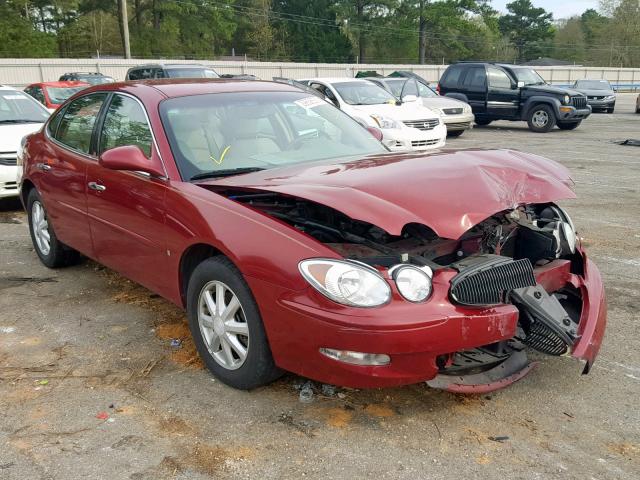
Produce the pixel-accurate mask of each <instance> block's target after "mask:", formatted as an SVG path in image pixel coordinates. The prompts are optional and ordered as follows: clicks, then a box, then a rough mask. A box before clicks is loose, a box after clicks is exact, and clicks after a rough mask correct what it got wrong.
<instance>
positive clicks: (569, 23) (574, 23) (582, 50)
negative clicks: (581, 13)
mask: <svg viewBox="0 0 640 480" xmlns="http://www.w3.org/2000/svg"><path fill="white" fill-rule="evenodd" d="M553 43H554V52H555V53H554V56H555V57H557V58H561V59H563V60H569V61H572V62H574V63H583V62H584V60H585V55H586V42H585V35H584V29H583V25H582V19H581V18H580V17H577V16H576V17H571V18H569V19H567V20H562V21H561V22H559V23H558V28H557V30H556V34H555V37H554V39H553Z"/></svg>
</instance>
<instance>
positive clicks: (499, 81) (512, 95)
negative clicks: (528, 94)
mask: <svg viewBox="0 0 640 480" xmlns="http://www.w3.org/2000/svg"><path fill="white" fill-rule="evenodd" d="M487 78H488V79H489V93H488V95H487V113H489V115H492V116H497V117H500V118H515V117H517V115H518V110H519V108H520V89H518V88H517V87H516V84H515V81H514V80H512V79H511V78H510V77H509V76H508V75H507V73H506V72H505V71H504V70H500V69H499V68H495V67H488V69H487Z"/></svg>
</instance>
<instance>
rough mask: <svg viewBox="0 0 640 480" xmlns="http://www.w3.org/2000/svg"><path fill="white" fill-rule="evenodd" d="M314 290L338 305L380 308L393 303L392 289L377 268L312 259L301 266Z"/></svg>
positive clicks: (304, 275)
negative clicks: (391, 300) (389, 302)
mask: <svg viewBox="0 0 640 480" xmlns="http://www.w3.org/2000/svg"><path fill="white" fill-rule="evenodd" d="M299 269H300V273H301V274H302V276H303V277H304V278H305V280H307V281H308V282H309V283H310V284H311V286H312V287H314V288H315V289H316V290H318V291H319V292H320V293H322V294H323V295H325V296H327V297H329V298H330V299H331V300H333V301H334V302H338V303H342V304H343V305H350V306H353V307H377V306H380V305H384V304H385V303H387V302H388V301H389V300H390V299H391V288H390V287H389V284H388V283H387V282H386V281H385V279H384V278H382V276H381V275H380V274H379V273H378V272H377V271H376V270H375V269H373V268H371V267H368V266H365V265H359V264H357V263H355V262H350V261H347V260H330V259H311V260H303V261H302V262H300V264H299Z"/></svg>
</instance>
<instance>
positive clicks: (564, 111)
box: [560, 107, 572, 113]
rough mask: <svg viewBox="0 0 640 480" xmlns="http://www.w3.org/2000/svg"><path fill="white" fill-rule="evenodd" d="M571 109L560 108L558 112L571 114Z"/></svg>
mask: <svg viewBox="0 0 640 480" xmlns="http://www.w3.org/2000/svg"><path fill="white" fill-rule="evenodd" d="M571 108H572V107H560V111H561V112H562V113H569V112H571Z"/></svg>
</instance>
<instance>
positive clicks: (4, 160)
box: [0, 157, 18, 166]
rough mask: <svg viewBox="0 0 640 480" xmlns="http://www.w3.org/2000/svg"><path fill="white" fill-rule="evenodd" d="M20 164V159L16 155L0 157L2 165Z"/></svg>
mask: <svg viewBox="0 0 640 480" xmlns="http://www.w3.org/2000/svg"><path fill="white" fill-rule="evenodd" d="M17 164H18V159H17V158H16V157H13V158H11V157H0V165H4V166H11V165H17Z"/></svg>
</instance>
